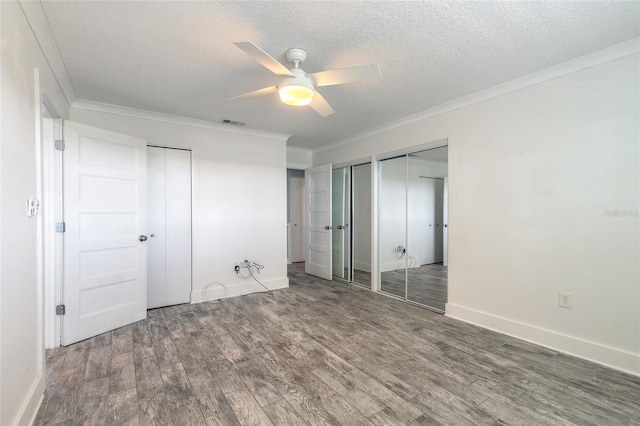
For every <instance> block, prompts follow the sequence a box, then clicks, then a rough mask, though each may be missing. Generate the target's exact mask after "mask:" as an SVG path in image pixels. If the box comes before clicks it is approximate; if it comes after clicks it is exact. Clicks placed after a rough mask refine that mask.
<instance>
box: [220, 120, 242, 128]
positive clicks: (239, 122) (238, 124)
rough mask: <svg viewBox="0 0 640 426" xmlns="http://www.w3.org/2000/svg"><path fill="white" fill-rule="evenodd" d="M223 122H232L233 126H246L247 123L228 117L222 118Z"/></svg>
mask: <svg viewBox="0 0 640 426" xmlns="http://www.w3.org/2000/svg"><path fill="white" fill-rule="evenodd" d="M221 123H222V124H230V125H232V126H240V127H242V126H244V125H245V124H247V123H243V122H242V121H236V120H227V119H224V120H222V121H221Z"/></svg>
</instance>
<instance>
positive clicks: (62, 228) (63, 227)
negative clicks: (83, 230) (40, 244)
mask: <svg viewBox="0 0 640 426" xmlns="http://www.w3.org/2000/svg"><path fill="white" fill-rule="evenodd" d="M66 229H67V227H66V225H65V223H64V222H58V223H56V232H64V231H65V230H66Z"/></svg>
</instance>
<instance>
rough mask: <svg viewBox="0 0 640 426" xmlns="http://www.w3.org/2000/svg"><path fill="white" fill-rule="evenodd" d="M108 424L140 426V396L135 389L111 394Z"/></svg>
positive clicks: (107, 417)
mask: <svg viewBox="0 0 640 426" xmlns="http://www.w3.org/2000/svg"><path fill="white" fill-rule="evenodd" d="M106 424H107V425H109V426H138V425H139V424H140V420H139V419H138V395H137V393H136V389H135V387H134V388H132V389H127V390H123V391H120V392H110V393H109V403H108V405H107V415H106Z"/></svg>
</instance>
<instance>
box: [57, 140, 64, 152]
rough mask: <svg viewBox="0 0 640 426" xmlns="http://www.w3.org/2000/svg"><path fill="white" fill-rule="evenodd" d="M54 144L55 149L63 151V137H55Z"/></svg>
mask: <svg viewBox="0 0 640 426" xmlns="http://www.w3.org/2000/svg"><path fill="white" fill-rule="evenodd" d="M55 144H56V150H57V151H64V139H56V141H55Z"/></svg>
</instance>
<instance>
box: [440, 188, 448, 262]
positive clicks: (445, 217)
mask: <svg viewBox="0 0 640 426" xmlns="http://www.w3.org/2000/svg"><path fill="white" fill-rule="evenodd" d="M442 223H443V224H444V225H443V226H444V228H443V229H442V265H443V266H447V265H448V264H449V178H447V177H445V178H444V186H443V190H442Z"/></svg>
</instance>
